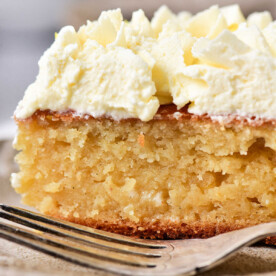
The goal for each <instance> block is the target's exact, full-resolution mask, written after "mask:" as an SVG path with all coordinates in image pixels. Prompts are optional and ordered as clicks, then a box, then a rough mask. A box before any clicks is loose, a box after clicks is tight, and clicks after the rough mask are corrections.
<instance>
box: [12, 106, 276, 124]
mask: <svg viewBox="0 0 276 276" xmlns="http://www.w3.org/2000/svg"><path fill="white" fill-rule="evenodd" d="M188 107H189V105H186V106H184V107H183V108H181V109H179V110H178V109H177V107H176V105H174V104H168V105H161V106H160V107H159V109H158V111H157V113H156V114H155V116H154V117H153V119H152V120H153V121H160V120H163V121H180V120H191V121H204V122H209V123H214V124H219V125H223V126H225V127H231V126H237V125H239V126H252V127H260V126H264V127H272V128H275V127H276V119H265V118H257V117H254V116H253V117H252V116H251V117H244V116H239V115H237V114H230V115H222V116H212V115H208V114H203V115H196V114H192V113H189V112H188ZM14 119H15V121H17V122H28V121H32V120H37V119H39V120H42V121H45V120H49V121H62V122H69V123H70V122H73V121H88V120H111V121H114V119H113V118H112V117H107V116H102V117H96V118H94V117H93V116H91V115H89V114H78V113H77V112H76V111H74V110H66V111H63V112H60V111H52V110H48V109H47V110H37V111H36V112H35V113H34V114H33V115H32V116H30V117H28V118H26V119H19V118H16V116H15V117H14ZM120 121H140V119H138V118H127V119H122V120H120Z"/></svg>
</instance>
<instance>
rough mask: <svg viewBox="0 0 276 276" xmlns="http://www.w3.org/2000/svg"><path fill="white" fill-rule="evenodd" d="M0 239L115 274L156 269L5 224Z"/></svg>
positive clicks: (152, 266)
mask: <svg viewBox="0 0 276 276" xmlns="http://www.w3.org/2000/svg"><path fill="white" fill-rule="evenodd" d="M0 237H2V238H5V239H7V240H9V241H11V242H15V243H17V244H20V245H23V246H26V247H29V248H32V249H35V250H37V251H40V252H43V253H46V254H48V255H50V256H53V257H57V258H60V259H63V260H66V261H69V262H71V263H74V264H78V265H81V266H84V267H88V268H94V269H100V270H104V271H109V272H113V273H119V274H127V275H132V274H133V273H134V272H136V271H137V270H136V269H137V268H139V271H138V273H139V274H140V273H142V272H143V271H144V273H145V274H147V273H146V272H147V270H148V269H153V268H155V267H156V264H154V263H147V262H144V263H143V262H138V261H137V262H134V261H132V262H130V261H127V260H123V259H121V260H119V259H114V258H109V257H106V256H104V255H103V256H101V255H98V254H93V253H91V252H90V253H87V252H86V249H85V250H83V251H82V250H81V249H79V248H76V247H74V246H71V245H67V244H66V245H65V244H64V243H59V242H58V241H56V240H55V239H54V238H53V237H49V236H47V237H45V236H44V235H43V233H39V232H38V233H37V231H36V232H30V231H28V230H25V229H22V228H18V227H14V226H11V225H8V224H5V223H0Z"/></svg>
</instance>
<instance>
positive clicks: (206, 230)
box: [48, 214, 276, 246]
mask: <svg viewBox="0 0 276 276" xmlns="http://www.w3.org/2000/svg"><path fill="white" fill-rule="evenodd" d="M48 215H50V216H52V217H55V218H58V219H63V220H66V221H70V222H73V223H77V224H81V225H84V226H88V227H92V228H96V229H99V230H104V231H108V232H112V233H116V234H120V235H125V236H130V237H134V238H140V239H160V240H168V239H195V238H200V239H207V238H210V237H213V236H216V235H219V234H222V233H226V232H230V231H234V230H238V229H242V228H245V227H249V226H252V225H241V224H232V225H227V224H224V223H219V224H218V223H207V222H204V223H202V222H194V223H192V224H186V223H177V222H172V221H162V222H161V221H154V222H142V223H135V222H132V221H129V220H114V221H103V220H95V219H91V218H85V219H82V218H75V217H73V216H71V217H63V216H61V215H60V214H48ZM264 243H265V244H268V245H274V246H276V237H268V238H266V239H265V240H264Z"/></svg>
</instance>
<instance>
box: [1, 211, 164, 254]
mask: <svg viewBox="0 0 276 276" xmlns="http://www.w3.org/2000/svg"><path fill="white" fill-rule="evenodd" d="M0 217H1V218H4V219H7V220H9V221H12V222H15V223H18V224H21V225H24V226H26V227H30V228H32V229H36V230H39V231H43V232H45V233H49V234H54V235H56V236H58V237H62V238H69V239H70V240H74V241H76V242H81V243H84V244H86V245H89V246H93V247H96V248H99V249H101V250H106V251H109V252H110V251H112V252H117V253H120V254H127V255H134V256H141V257H146V258H160V257H161V254H160V253H159V251H160V250H152V249H151V250H149V249H145V248H142V249H141V248H135V247H132V246H126V245H121V244H116V243H113V242H108V241H104V240H98V239H95V238H91V237H88V236H84V235H82V234H78V233H74V232H71V231H68V230H66V229H60V228H58V227H56V226H54V225H48V224H45V223H42V222H37V221H34V220H32V219H29V218H24V217H23V218H22V217H20V216H18V215H14V214H10V213H4V212H1V211H0Z"/></svg>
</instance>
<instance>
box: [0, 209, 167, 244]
mask: <svg viewBox="0 0 276 276" xmlns="http://www.w3.org/2000/svg"><path fill="white" fill-rule="evenodd" d="M0 208H1V209H2V210H3V211H5V212H7V213H12V214H16V215H19V216H22V217H25V218H30V219H33V220H35V221H40V222H43V223H47V224H48V225H53V226H57V227H59V228H62V229H66V230H70V231H73V232H75V233H80V234H83V235H86V236H90V237H93V238H97V239H101V240H105V241H110V242H116V243H119V244H125V245H128V246H134V247H141V248H149V249H162V248H166V246H165V245H164V244H162V243H161V242H159V243H158V241H154V242H151V241H148V240H145V241H144V240H143V241H142V240H139V241H137V239H134V238H131V237H125V236H122V235H118V234H113V233H109V232H106V231H101V230H97V229H93V228H90V227H86V226H83V225H76V224H74V223H70V222H67V221H63V220H60V219H56V218H55V219H54V220H53V218H52V217H50V216H46V215H41V214H37V213H34V212H32V211H29V210H25V209H22V208H18V207H13V206H8V205H4V204H0Z"/></svg>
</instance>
